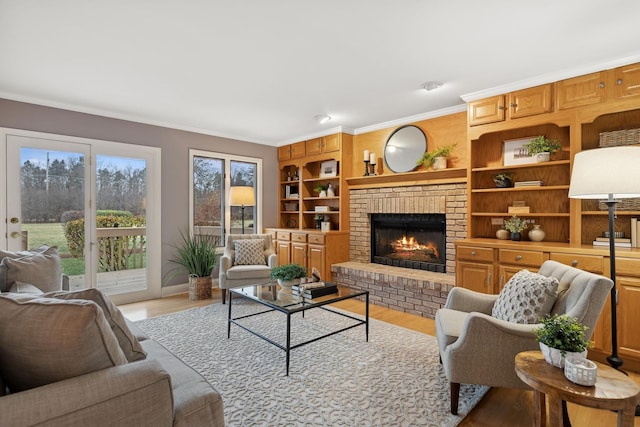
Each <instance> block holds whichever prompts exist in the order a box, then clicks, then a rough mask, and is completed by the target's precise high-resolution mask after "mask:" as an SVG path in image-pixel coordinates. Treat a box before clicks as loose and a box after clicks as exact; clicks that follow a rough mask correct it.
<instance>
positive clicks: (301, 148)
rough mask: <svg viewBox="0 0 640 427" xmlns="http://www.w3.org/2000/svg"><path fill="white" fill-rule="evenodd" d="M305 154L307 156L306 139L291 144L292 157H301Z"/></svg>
mask: <svg viewBox="0 0 640 427" xmlns="http://www.w3.org/2000/svg"><path fill="white" fill-rule="evenodd" d="M304 156H305V145H304V141H302V142H296V143H295V144H291V158H292V159H301V158H303V157H304Z"/></svg>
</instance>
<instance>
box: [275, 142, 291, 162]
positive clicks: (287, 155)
mask: <svg viewBox="0 0 640 427" xmlns="http://www.w3.org/2000/svg"><path fill="white" fill-rule="evenodd" d="M290 159H291V145H283V146H282V147H278V161H281V162H282V161H284V160H290Z"/></svg>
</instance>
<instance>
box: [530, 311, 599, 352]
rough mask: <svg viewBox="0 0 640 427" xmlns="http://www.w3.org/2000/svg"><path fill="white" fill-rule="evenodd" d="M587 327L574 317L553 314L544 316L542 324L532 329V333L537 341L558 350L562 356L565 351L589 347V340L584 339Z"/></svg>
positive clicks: (583, 349) (582, 349)
mask: <svg viewBox="0 0 640 427" xmlns="http://www.w3.org/2000/svg"><path fill="white" fill-rule="evenodd" d="M587 329H589V328H587V327H586V326H584V325H583V324H582V323H580V322H579V321H578V319H576V318H575V317H571V316H568V315H566V314H562V315H560V316H558V315H557V314H555V315H553V316H552V315H547V316H545V317H544V318H543V319H542V326H540V327H539V328H536V329H534V330H533V333H534V334H535V335H536V340H538V342H541V343H543V344H545V345H547V346H548V347H551V348H555V349H558V350H560V353H562V355H563V356H564V355H565V354H566V353H567V352H571V353H582V352H583V351H585V350H586V349H587V348H589V347H591V342H590V341H588V340H587V339H585V332H586V331H587Z"/></svg>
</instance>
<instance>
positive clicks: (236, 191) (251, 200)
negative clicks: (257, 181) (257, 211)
mask: <svg viewBox="0 0 640 427" xmlns="http://www.w3.org/2000/svg"><path fill="white" fill-rule="evenodd" d="M229 204H230V205H231V206H254V205H255V204H256V196H255V190H254V189H253V187H246V186H240V185H238V186H235V187H231V188H230V189H229Z"/></svg>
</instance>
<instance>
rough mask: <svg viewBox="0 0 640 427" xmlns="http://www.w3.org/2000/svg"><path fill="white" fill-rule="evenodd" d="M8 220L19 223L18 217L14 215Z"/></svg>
mask: <svg viewBox="0 0 640 427" xmlns="http://www.w3.org/2000/svg"><path fill="white" fill-rule="evenodd" d="M9 222H11V224H17V223H19V222H20V219H19V218H16V217H15V216H14V217H13V218H11V219H10V220H9Z"/></svg>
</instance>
